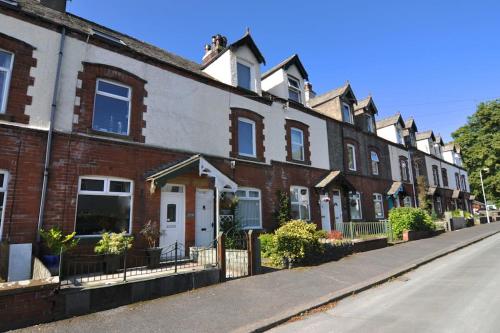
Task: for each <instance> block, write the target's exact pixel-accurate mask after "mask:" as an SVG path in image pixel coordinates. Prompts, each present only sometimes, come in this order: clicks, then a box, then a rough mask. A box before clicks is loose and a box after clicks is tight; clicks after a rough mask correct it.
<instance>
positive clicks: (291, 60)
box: [262, 54, 309, 80]
mask: <svg viewBox="0 0 500 333" xmlns="http://www.w3.org/2000/svg"><path fill="white" fill-rule="evenodd" d="M291 65H295V66H297V69H298V70H299V72H300V75H302V77H303V78H304V79H306V80H308V79H309V76H308V74H307V71H306V69H305V68H304V66H303V65H302V62H301V61H300V59H299V56H298V54H294V55H292V56H290V57H288V58H286V59H285V60H283V61H282V62H280V63H279V64H277V65H276V66H274V67H273V68H271V69H269V70H267V71H266V72H264V74H262V79H265V78H266V77H268V76H269V75H271V74H273V73H274V72H276V71H277V70H279V69H281V68H284V69H285V70H286V69H288V68H289V67H290V66H291Z"/></svg>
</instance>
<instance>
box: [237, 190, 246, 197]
mask: <svg viewBox="0 0 500 333" xmlns="http://www.w3.org/2000/svg"><path fill="white" fill-rule="evenodd" d="M236 196H237V197H238V198H245V197H246V196H247V192H246V191H241V190H240V191H236Z"/></svg>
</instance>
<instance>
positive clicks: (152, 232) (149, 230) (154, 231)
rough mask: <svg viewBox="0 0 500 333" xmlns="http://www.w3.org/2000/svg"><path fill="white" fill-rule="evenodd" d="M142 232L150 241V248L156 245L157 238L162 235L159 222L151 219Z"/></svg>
mask: <svg viewBox="0 0 500 333" xmlns="http://www.w3.org/2000/svg"><path fill="white" fill-rule="evenodd" d="M140 234H141V235H142V236H143V237H144V238H145V239H146V241H147V242H148V246H149V247H150V248H154V247H156V240H157V239H158V238H159V237H160V227H159V225H158V223H157V222H156V221H155V222H151V220H149V221H148V222H147V223H146V224H145V225H144V226H143V227H142V229H141V231H140Z"/></svg>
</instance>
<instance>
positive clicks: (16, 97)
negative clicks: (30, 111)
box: [0, 33, 37, 124]
mask: <svg viewBox="0 0 500 333" xmlns="http://www.w3.org/2000/svg"><path fill="white" fill-rule="evenodd" d="M0 49H3V50H5V51H8V52H11V53H12V54H13V55H14V59H13V61H14V63H13V66H12V74H11V79H10V85H9V91H8V95H7V97H8V100H7V107H6V109H5V113H3V114H2V113H0V120H6V121H12V122H16V123H22V124H27V123H29V116H28V115H27V114H25V108H26V106H27V105H31V102H32V97H31V96H29V95H28V87H30V86H32V85H33V84H34V83H35V79H34V78H33V77H32V76H31V75H30V71H31V68H33V67H36V63H37V61H36V59H35V58H33V50H34V49H35V48H34V47H33V46H31V45H29V44H27V43H25V42H23V41H20V40H17V39H15V38H12V37H10V36H7V35H5V34H3V33H0Z"/></svg>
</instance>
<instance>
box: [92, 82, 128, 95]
mask: <svg viewBox="0 0 500 333" xmlns="http://www.w3.org/2000/svg"><path fill="white" fill-rule="evenodd" d="M97 89H98V90H99V91H102V92H105V93H108V94H114V95H118V96H122V97H126V98H128V97H129V91H130V89H129V88H127V87H122V86H119V85H116V84H112V83H109V82H104V81H98V87H97Z"/></svg>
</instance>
